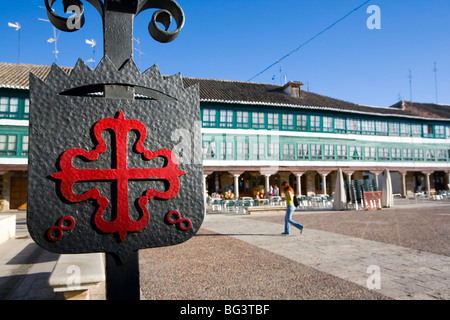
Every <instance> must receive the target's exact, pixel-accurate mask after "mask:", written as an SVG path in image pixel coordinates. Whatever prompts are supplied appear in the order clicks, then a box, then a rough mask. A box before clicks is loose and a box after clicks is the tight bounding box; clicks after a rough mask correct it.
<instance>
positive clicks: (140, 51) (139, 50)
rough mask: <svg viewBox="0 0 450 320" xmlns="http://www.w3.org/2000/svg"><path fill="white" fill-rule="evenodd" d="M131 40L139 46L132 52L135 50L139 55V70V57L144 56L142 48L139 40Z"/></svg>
mask: <svg viewBox="0 0 450 320" xmlns="http://www.w3.org/2000/svg"><path fill="white" fill-rule="evenodd" d="M133 40H134V41H136V43H137V45H138V46H139V49H137V48H134V50H136V51H137V52H138V53H139V69H140V68H141V56H142V55H145V53H144V52H142V46H141V41H140V40H139V38H137V39H136V38H135V37H133Z"/></svg>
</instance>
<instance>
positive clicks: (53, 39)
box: [38, 18, 60, 63]
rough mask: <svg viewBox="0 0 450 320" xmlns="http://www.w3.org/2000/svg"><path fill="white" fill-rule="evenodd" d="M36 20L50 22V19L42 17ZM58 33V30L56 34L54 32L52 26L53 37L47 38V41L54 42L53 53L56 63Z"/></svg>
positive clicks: (54, 29)
mask: <svg viewBox="0 0 450 320" xmlns="http://www.w3.org/2000/svg"><path fill="white" fill-rule="evenodd" d="M38 20H40V21H44V22H50V20H47V19H42V18H38ZM59 34H60V32H58V35H57V34H56V28H55V27H53V38H50V39H48V40H47V42H48V43H54V44H55V51H53V53H54V54H55V63H58V53H59V51H58V38H59Z"/></svg>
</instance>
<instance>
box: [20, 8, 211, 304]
mask: <svg viewBox="0 0 450 320" xmlns="http://www.w3.org/2000/svg"><path fill="white" fill-rule="evenodd" d="M55 2H56V0H46V1H45V5H46V8H47V12H48V17H49V19H50V21H51V22H52V23H53V25H54V26H55V27H57V28H58V29H60V30H63V31H68V32H71V31H76V30H78V29H80V28H82V27H83V25H84V22H85V11H84V5H83V2H82V1H79V0H63V4H64V9H65V11H66V12H72V15H71V16H69V17H62V16H60V15H58V14H57V13H56V12H55V11H54V10H53V9H52V8H53V5H54V3H55ZM85 2H89V3H90V4H91V5H93V6H94V7H95V8H96V9H97V11H98V12H99V14H100V16H101V17H102V19H103V25H104V50H105V52H104V57H103V59H102V61H101V62H100V63H99V65H98V66H97V68H96V69H95V70H92V69H90V68H89V67H88V66H87V65H86V64H85V63H84V62H83V61H82V60H81V59H80V60H79V61H78V63H77V65H76V66H75V68H74V69H73V70H72V72H71V73H70V75H69V74H66V73H65V72H64V71H62V70H61V69H60V68H59V67H58V66H56V65H53V66H52V69H51V72H50V74H49V76H48V78H47V80H46V81H45V82H44V81H42V80H41V79H38V78H37V77H35V76H34V75H31V76H30V100H31V108H30V148H29V178H28V181H29V188H28V189H29V191H28V228H29V231H30V234H31V236H32V237H33V239H34V240H35V241H36V243H38V244H39V245H40V246H42V247H44V248H45V249H47V250H50V251H53V252H58V253H87V252H106V253H107V271H108V268H109V271H108V272H109V275H110V276H111V275H114V278H120V277H121V276H122V277H124V278H123V279H122V280H123V281H118V280H115V281H111V277H110V280H109V283H110V284H111V286H114V285H115V286H116V287H114V288H115V289H111V290H110V292H112V293H111V294H110V297H111V298H138V295H139V290H138V289H136V281H137V283H138V280H139V279H138V277H139V273H138V260H137V250H139V249H144V248H152V247H160V246H170V245H175V244H179V243H181V242H184V241H186V240H188V239H189V238H191V237H192V236H193V235H194V234H195V233H196V232H197V231H198V230H199V228H200V226H201V224H202V221H203V217H204V195H203V192H202V190H203V185H202V184H203V169H202V163H201V158H200V159H199V157H200V156H201V137H200V134H199V132H200V103H199V94H198V87H197V86H194V87H190V88H184V86H183V81H182V78H181V76H180V75H176V76H171V77H164V76H162V75H161V73H160V71H159V69H158V67H157V66H156V65H155V66H153V67H152V68H150V69H148V70H147V71H145V72H143V73H141V72H140V71H139V70H138V68H137V67H136V65H135V63H134V61H133V43H132V41H133V40H132V39H133V21H134V18H135V17H136V15H138V14H139V13H141V12H143V11H145V10H148V9H155V12H154V14H153V17H152V20H151V21H150V23H149V33H150V35H151V36H152V37H153V38H154V39H155V40H157V41H159V42H170V41H173V40H174V39H175V38H176V37H177V36H178V35H179V33H180V31H181V29H182V28H183V25H184V13H183V10H182V9H181V7H180V6H179V5H178V3H176V2H175V1H172V0H143V1H138V0H105V1H104V2H102V1H100V0H86V1H85ZM173 20H174V21H175V23H176V29H175V30H174V31H168V30H169V28H170V24H171V23H172V22H173ZM160 26H162V27H163V28H161V27H160ZM178 129H183V130H181V131H180V132H183V133H187V134H186V135H180V136H178V137H176V139H173V133H174V132H175V131H177V130H178ZM180 143H183V145H184V146H186V148H185V150H184V152H185V153H183V154H181V153H180V152H177V150H180V148H179V147H178V144H180ZM124 266H127V268H130V266H132V268H135V269H136V268H137V270H135V272H134V273H133V272H132V274H133V277H134V280H133V279H132V280H133V281H134V285H133V281H130V278H129V276H127V275H121V274H119V273H120V272H122V271H118V270H123V269H124ZM108 272H107V276H108ZM136 272H137V279H136V274H135V273H136ZM111 288H112V287H111ZM124 288H125V291H124V290H123V289H124ZM127 288H128V289H129V290H128V291H127ZM130 288H131V289H130ZM117 291H122V292H121V293H120V294H118V295H114V294H113V293H114V292H115V293H116V294H117ZM125 293H126V294H128V296H124V294H125Z"/></svg>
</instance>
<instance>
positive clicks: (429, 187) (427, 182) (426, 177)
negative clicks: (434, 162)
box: [425, 172, 431, 197]
mask: <svg viewBox="0 0 450 320" xmlns="http://www.w3.org/2000/svg"><path fill="white" fill-rule="evenodd" d="M430 175H431V173H430V172H425V185H426V188H427V195H428V197H430V196H431V184H430Z"/></svg>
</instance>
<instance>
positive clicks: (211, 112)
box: [203, 109, 217, 127]
mask: <svg viewBox="0 0 450 320" xmlns="http://www.w3.org/2000/svg"><path fill="white" fill-rule="evenodd" d="M216 113H217V112H216V110H215V109H203V126H204V127H215V126H216Z"/></svg>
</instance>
